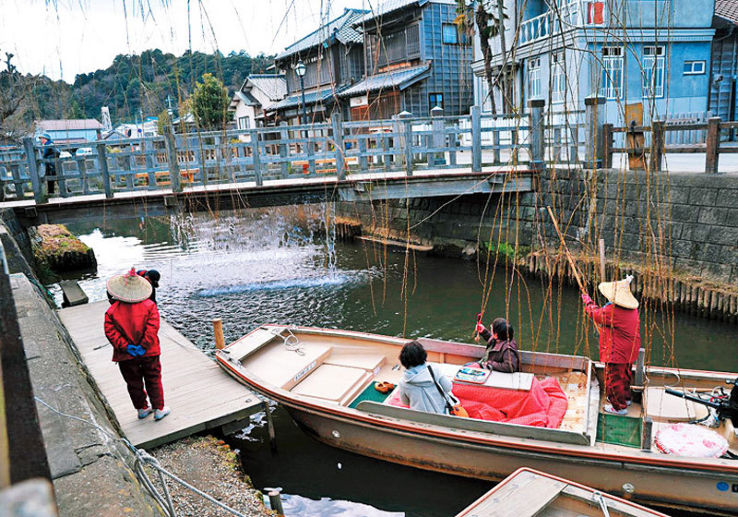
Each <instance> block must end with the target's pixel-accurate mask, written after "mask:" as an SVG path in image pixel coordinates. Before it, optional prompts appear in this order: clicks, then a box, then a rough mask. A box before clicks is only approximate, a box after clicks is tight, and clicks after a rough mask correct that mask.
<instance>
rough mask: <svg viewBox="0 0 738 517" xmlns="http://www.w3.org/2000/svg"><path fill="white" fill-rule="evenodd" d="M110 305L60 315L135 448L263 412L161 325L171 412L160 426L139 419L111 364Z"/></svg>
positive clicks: (240, 388) (196, 350) (168, 327)
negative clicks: (107, 316) (107, 323)
mask: <svg viewBox="0 0 738 517" xmlns="http://www.w3.org/2000/svg"><path fill="white" fill-rule="evenodd" d="M108 307H109V303H108V302H107V300H105V301H101V302H96V303H91V304H86V305H80V306H77V307H69V308H66V309H62V310H60V311H59V316H60V317H61V320H62V322H63V323H64V325H65V326H66V327H67V330H68V331H69V334H70V335H71V337H72V339H73V340H74V343H75V345H76V346H77V348H78V349H79V352H80V354H81V355H82V359H83V360H84V362H85V365H86V366H87V368H88V369H89V371H90V373H91V374H92V376H93V377H94V379H95V382H96V383H97V385H98V387H99V388H100V390H101V391H102V394H103V396H104V397H105V399H106V400H107V402H108V404H109V405H110V407H111V408H112V409H113V412H114V413H115V416H116V418H117V420H118V422H119V423H120V426H121V428H122V429H123V432H124V434H125V436H126V438H128V439H129V440H130V441H131V443H132V444H133V445H135V446H136V447H141V448H144V449H150V448H152V447H156V446H159V445H163V444H165V443H169V442H173V441H176V440H179V439H181V438H184V437H186V436H189V435H191V434H194V433H197V432H200V431H204V430H206V429H212V428H217V427H221V426H223V425H226V424H232V423H234V422H238V421H241V420H245V419H247V418H248V417H249V416H250V415H251V414H253V413H255V412H257V411H259V410H260V409H261V401H260V400H259V399H258V398H257V397H256V396H255V395H254V394H253V393H252V392H251V391H249V390H248V389H247V388H246V387H245V386H243V385H242V384H239V383H238V382H237V381H235V380H234V379H233V378H232V377H230V376H229V375H228V374H226V373H225V372H224V371H223V370H221V368H220V367H219V366H218V365H217V364H216V363H215V361H213V360H211V359H209V358H208V357H207V355H205V354H204V353H203V352H202V351H201V350H200V349H199V348H197V347H196V346H195V345H193V344H192V343H191V342H190V341H188V340H187V338H185V337H184V336H183V335H182V334H180V333H179V332H177V331H176V330H175V329H174V328H173V327H172V326H171V325H169V324H168V323H167V322H166V321H164V319H162V320H161V328H160V330H159V341H160V343H161V364H162V383H163V385H164V400H165V401H166V405H167V406H169V407H170V408H171V410H172V413H171V414H170V415H169V416H167V417H166V418H164V419H163V420H161V421H159V422H155V421H154V419H153V416H149V417H147V418H145V419H143V420H139V419H138V415H137V413H136V410H135V409H134V408H133V405H132V404H131V399H130V398H129V397H128V391H127V390H126V384H125V382H124V381H123V377H122V376H121V374H120V371H119V370H118V367H117V365H116V364H115V363H114V362H112V360H111V359H112V357H113V351H112V347H111V345H110V343H108V340H107V339H106V338H105V334H104V330H103V320H104V315H105V311H106V310H107V308H108Z"/></svg>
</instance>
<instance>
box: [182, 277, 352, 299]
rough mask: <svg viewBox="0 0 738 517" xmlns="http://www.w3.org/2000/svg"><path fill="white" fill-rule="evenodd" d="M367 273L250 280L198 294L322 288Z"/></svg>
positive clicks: (340, 283)
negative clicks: (261, 280) (262, 280)
mask: <svg viewBox="0 0 738 517" xmlns="http://www.w3.org/2000/svg"><path fill="white" fill-rule="evenodd" d="M366 276H367V275H364V274H362V272H360V271H350V272H345V271H344V272H340V273H337V272H334V273H329V274H327V275H322V276H315V277H302V278H287V279H281V280H271V281H267V282H249V283H247V284H240V285H228V286H222V287H213V288H209V289H201V290H200V291H198V292H197V295H198V296H200V297H203V298H209V297H213V296H222V295H226V294H238V293H247V292H252V291H277V290H283V289H320V288H324V287H336V286H340V285H346V284H352V283H357V282H360V281H363V280H364V279H365V278H366Z"/></svg>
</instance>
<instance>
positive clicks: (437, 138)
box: [428, 106, 446, 167]
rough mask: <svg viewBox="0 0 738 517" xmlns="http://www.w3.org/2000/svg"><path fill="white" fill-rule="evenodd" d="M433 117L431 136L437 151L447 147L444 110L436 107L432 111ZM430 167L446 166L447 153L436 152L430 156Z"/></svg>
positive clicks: (433, 146) (432, 144)
mask: <svg viewBox="0 0 738 517" xmlns="http://www.w3.org/2000/svg"><path fill="white" fill-rule="evenodd" d="M430 115H431V129H432V130H433V134H432V135H431V147H432V148H435V149H442V148H445V147H446V131H445V121H444V120H443V108H442V107H440V106H435V107H433V109H431V110H430ZM428 156H429V159H428V166H429V167H437V166H443V165H446V153H445V152H439V151H434V152H432V153H429V154H428Z"/></svg>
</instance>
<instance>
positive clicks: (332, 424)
mask: <svg viewBox="0 0 738 517" xmlns="http://www.w3.org/2000/svg"><path fill="white" fill-rule="evenodd" d="M283 404H284V405H285V407H286V408H287V410H288V411H289V413H290V415H291V416H292V418H293V419H294V420H295V421H296V422H297V423H298V424H299V425H300V426H301V427H303V428H304V429H305V430H306V431H308V432H309V433H310V434H312V435H313V436H315V437H316V438H317V439H318V440H320V441H322V442H324V443H326V444H328V445H331V446H333V447H337V448H340V449H345V450H348V451H351V452H354V453H357V454H362V455H365V456H370V457H373V458H377V459H382V460H385V461H390V462H393V463H398V464H402V465H407V466H412V467H417V468H422V469H426V470H433V471H437V472H442V473H444V474H454V475H459V476H466V477H472V478H475V479H488V480H490V481H499V480H501V479H502V478H504V477H506V476H507V475H509V474H510V473H511V472H514V471H515V470H517V469H518V468H520V467H529V468H533V469H540V470H545V471H547V472H549V473H551V474H554V475H557V476H561V477H566V478H568V479H571V480H573V481H576V482H579V483H586V484H588V485H590V486H593V487H595V488H597V489H599V490H603V491H606V492H608V493H611V494H614V495H620V496H623V497H626V498H632V499H633V500H636V501H638V502H641V503H646V504H648V503H650V504H656V505H660V506H668V507H673V508H679V509H682V510H688V511H696V512H703V513H708V514H710V515H735V514H736V510H737V509H738V491H735V492H734V491H733V489H738V476H731V475H726V474H723V473H720V472H709V471H696V470H687V469H679V468H673V467H671V468H669V467H658V466H651V465H642V464H631V463H625V462H622V461H606V460H601V459H584V458H581V457H572V456H566V455H563V454H546V453H538V452H530V451H523V450H519V449H509V448H503V447H495V446H489V445H480V444H475V443H469V442H462V441H458V440H452V439H448V438H443V437H430V436H427V435H423V434H419V433H412V432H406V431H400V430H397V429H392V428H388V427H382V426H376V425H370V424H366V423H363V422H357V421H353V420H351V419H346V418H337V417H336V416H334V415H331V414H326V413H321V412H319V411H312V410H306V409H305V408H302V407H299V406H293V405H291V404H289V403H283ZM719 483H727V484H728V486H729V488H728V490H727V491H722V490H719V489H718V488H717V487H718V484H719ZM628 484H630V485H632V487H633V493H632V494H629V493H627V492H626V491H625V490H624V486H627V485H628ZM721 486H725V485H721Z"/></svg>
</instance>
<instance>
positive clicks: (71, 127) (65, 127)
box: [36, 118, 103, 131]
mask: <svg viewBox="0 0 738 517" xmlns="http://www.w3.org/2000/svg"><path fill="white" fill-rule="evenodd" d="M36 127H37V128H38V129H40V130H42V131H77V130H82V129H102V128H103V125H102V124H100V122H98V121H97V120H95V119H94V118H85V119H62V120H37V121H36Z"/></svg>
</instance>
